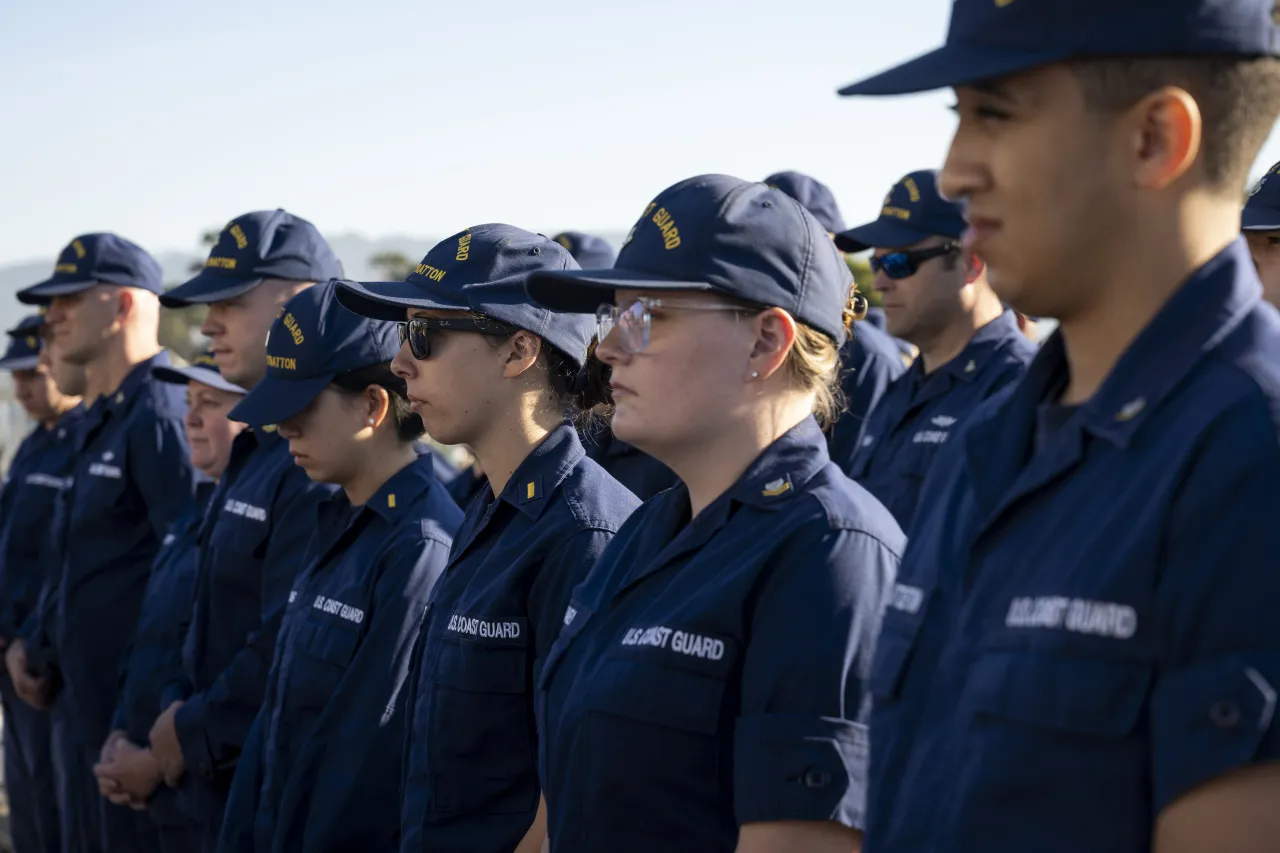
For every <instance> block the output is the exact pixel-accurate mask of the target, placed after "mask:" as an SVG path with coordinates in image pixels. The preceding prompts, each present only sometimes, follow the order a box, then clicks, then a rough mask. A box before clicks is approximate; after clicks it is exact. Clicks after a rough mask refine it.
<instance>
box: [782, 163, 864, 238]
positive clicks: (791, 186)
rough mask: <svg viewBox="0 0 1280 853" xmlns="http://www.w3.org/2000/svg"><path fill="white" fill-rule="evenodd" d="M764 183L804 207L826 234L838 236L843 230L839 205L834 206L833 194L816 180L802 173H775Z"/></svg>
mask: <svg viewBox="0 0 1280 853" xmlns="http://www.w3.org/2000/svg"><path fill="white" fill-rule="evenodd" d="M764 182H765V184H767V185H768V186H771V187H773V188H774V189H775V190H782V191H783V192H784V193H786V194H787V195H789V196H791V197H792V198H794V199H795V200H796V201H798V202H800V203H801V204H802V205H804V209H805V210H807V211H809V212H810V213H812V214H813V218H814V219H816V220H818V222H819V223H821V225H822V227H823V228H825V229H827V233H828V234H839V233H840V232H841V231H843V230H844V229H845V224H844V217H843V216H841V215H840V205H838V204H836V197H835V194H834V193H832V192H831V188H830V187H828V186H827V185H826V184H824V183H823V182H822V181H820V180H818V179H817V178H811V177H809V176H808V175H806V174H804V173H803V172H777V173H776V174H773V175H770V176H769V177H767V178H765V179H764Z"/></svg>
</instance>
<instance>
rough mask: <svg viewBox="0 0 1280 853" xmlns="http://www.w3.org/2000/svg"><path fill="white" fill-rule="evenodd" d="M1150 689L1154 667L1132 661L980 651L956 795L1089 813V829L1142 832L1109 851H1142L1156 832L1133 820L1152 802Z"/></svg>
mask: <svg viewBox="0 0 1280 853" xmlns="http://www.w3.org/2000/svg"><path fill="white" fill-rule="evenodd" d="M1151 683H1152V670H1151V667H1149V666H1148V665H1145V664H1142V663H1139V662H1134V661H1130V660H1124V659H1111V660H1108V659H1102V658H1086V657H1080V656H1076V655H1073V654H1072V653H1071V652H1070V651H1068V650H1061V651H1058V650H1050V649H1018V650H996V651H988V652H985V653H983V654H981V655H980V656H979V657H978V658H977V659H976V660H975V661H974V663H973V665H972V666H971V667H970V670H969V674H968V679H967V684H966V689H965V692H964V694H963V697H962V699H961V703H962V705H963V710H964V712H965V713H966V716H968V717H969V718H970V721H969V726H968V729H967V732H966V735H965V743H964V745H963V747H962V748H960V749H958V750H957V752H956V754H957V755H959V756H961V763H960V767H959V778H958V779H957V780H956V787H955V789H956V790H961V791H966V792H967V794H966V796H967V797H970V798H972V799H973V800H975V801H978V802H1002V803H1009V804H1016V803H1019V802H1031V803H1034V802H1055V803H1056V805H1055V808H1057V809H1060V810H1061V811H1062V812H1064V813H1071V814H1088V815H1090V816H1091V819H1090V820H1089V821H1088V825H1089V826H1095V827H1096V826H1106V827H1108V832H1109V833H1113V834H1116V835H1117V836H1124V837H1127V833H1130V832H1133V833H1137V834H1136V835H1134V837H1133V838H1131V839H1129V840H1131V841H1132V843H1131V844H1126V843H1122V842H1121V839H1120V838H1119V837H1117V838H1113V839H1109V841H1112V842H1113V845H1114V846H1112V847H1109V849H1137V848H1138V847H1139V846H1142V843H1143V842H1142V839H1141V834H1142V833H1143V832H1145V830H1146V828H1147V827H1146V823H1145V821H1134V820H1133V816H1134V815H1136V814H1141V813H1143V811H1144V809H1145V808H1146V806H1145V805H1144V803H1146V802H1147V801H1148V794H1147V792H1148V782H1147V779H1148V759H1147V751H1148V750H1147V746H1146V744H1147V738H1146V737H1145V736H1144V734H1143V732H1144V730H1145V729H1146V721H1145V713H1144V712H1145V709H1146V707H1147V701H1148V695H1149V692H1150V688H1151ZM969 813H970V814H973V813H974V811H973V810H970V811H969ZM1139 825H1140V826H1139ZM977 829H978V827H977V826H959V827H956V830H957V831H959V832H961V833H963V832H966V831H976V830H977ZM1080 841H1081V844H1078V845H1076V846H1080V847H1085V848H1087V847H1089V846H1090V844H1089V843H1087V842H1086V841H1085V840H1084V839H1080ZM1070 846H1072V845H1071V844H1065V845H1064V849H1065V847H1070Z"/></svg>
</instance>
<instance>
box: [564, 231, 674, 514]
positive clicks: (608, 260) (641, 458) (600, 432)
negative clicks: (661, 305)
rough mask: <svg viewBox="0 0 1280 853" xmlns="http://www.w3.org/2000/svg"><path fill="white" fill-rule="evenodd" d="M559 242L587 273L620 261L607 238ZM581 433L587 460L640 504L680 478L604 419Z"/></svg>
mask: <svg viewBox="0 0 1280 853" xmlns="http://www.w3.org/2000/svg"><path fill="white" fill-rule="evenodd" d="M555 241H556V242H557V243H559V244H560V245H561V246H564V247H565V248H566V249H568V250H569V254H570V255H573V259H574V260H575V261H577V262H578V266H580V267H582V269H584V270H604V269H609V268H610V267H612V266H613V261H614V259H615V258H616V257H617V253H616V252H614V251H613V247H612V246H610V245H609V243H608V242H607V241H605V239H604V238H602V237H595V236H593V235H591V234H583V233H581V232H579V231H566V232H564V233H563V234H558V235H556V237H555ZM580 432H581V434H582V435H581V437H582V446H583V448H584V449H585V450H586V451H587V456H588V457H589V458H590V459H593V460H595V462H596V464H597V465H599V466H600V467H601V468H603V469H604V470H606V471H608V472H609V475H610V476H611V477H613V478H614V479H615V480H617V481H618V482H619V483H621V484H622V485H624V486H626V487H627V489H628V490H630V492H631V493H632V494H633V495H635V496H636V497H638V498H640V500H642V501H647V500H648V499H649V498H651V497H653V496H654V495H656V494H657V493H658V492H661V491H663V490H664V489H669V488H671V487H672V486H674V485H675V483H676V475H675V473H674V472H673V471H672V470H671V469H670V468H668V467H667V466H666V465H663V464H662V463H661V462H659V461H658V460H657V459H654V458H653V457H652V456H650V455H649V454H647V453H645V452H644V451H642V450H640V449H639V448H636V447H634V446H632V445H630V444H628V443H627V442H625V441H622V440H621V439H619V438H618V437H617V436H615V435H614V434H613V429H612V427H611V426H610V425H609V424H608V423H607V422H604V421H603V420H602V419H601V418H596V419H593V420H592V421H590V422H589V423H588V424H587V425H586V427H584V428H583V429H582V430H581V431H580Z"/></svg>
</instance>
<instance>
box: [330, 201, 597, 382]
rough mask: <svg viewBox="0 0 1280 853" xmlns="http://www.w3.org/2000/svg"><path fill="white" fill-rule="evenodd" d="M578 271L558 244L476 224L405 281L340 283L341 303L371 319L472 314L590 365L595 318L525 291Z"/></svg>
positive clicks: (439, 247)
mask: <svg viewBox="0 0 1280 853" xmlns="http://www.w3.org/2000/svg"><path fill="white" fill-rule="evenodd" d="M577 269H578V264H577V262H576V261H574V259H573V257H572V256H571V255H570V254H569V251H568V250H567V249H565V247H564V246H563V245H561V244H560V243H557V242H556V241H555V240H550V239H548V238H546V237H544V236H542V235H541V234H533V233H531V232H529V231H524V230H522V229H520V228H516V227H514V226H511V225H500V224H491V225H476V226H474V227H472V228H468V229H467V230H466V231H462V232H459V233H457V234H455V235H453V236H452V237H449V238H448V239H446V240H443V241H441V242H440V243H437V244H436V245H435V246H434V247H433V248H432V249H431V251H429V252H427V256H426V257H425V258H423V259H422V263H420V264H418V266H417V267H416V268H415V269H414V271H413V272H411V273H409V276H408V278H406V279H405V280H404V281H382V282H355V281H342V282H339V283H338V288H339V290H338V301H340V302H341V303H342V304H343V305H345V306H346V307H347V308H348V309H350V310H351V311H354V312H356V313H357V314H360V315H363V316H365V317H373V318H375V319H379V320H396V321H400V322H403V321H405V320H406V318H407V316H408V309H410V308H422V309H428V310H437V311H465V312H467V313H469V314H475V315H479V316H480V317H481V318H489V319H490V320H497V321H498V322H499V323H502V324H505V325H507V326H510V327H513V328H516V329H524V330H525V331H527V332H532V333H533V334H535V335H537V336H538V337H540V338H542V340H543V341H545V342H546V343H548V344H550V345H551V346H553V347H555V348H556V349H557V350H559V351H560V353H561V354H562V355H564V356H566V357H567V358H569V359H570V360H571V361H572V362H573V363H574V364H575V365H577V366H578V367H582V365H583V364H584V363H585V362H586V360H587V348H588V347H589V346H590V344H591V337H592V334H593V333H594V331H595V317H594V316H593V315H588V314H586V313H585V312H584V313H578V314H557V313H555V312H554V311H548V310H547V309H546V308H542V307H540V306H538V305H536V304H534V302H533V300H531V299H530V298H529V297H528V295H526V293H525V288H524V285H525V281H526V280H527V279H528V277H529V276H530V275H531V274H533V273H538V272H545V271H556V272H562V271H568V270H577ZM591 310H592V311H594V310H595V306H592V307H591ZM459 328H461V327H459ZM468 330H469V331H476V329H468ZM410 331H412V330H410Z"/></svg>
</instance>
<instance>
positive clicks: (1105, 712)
mask: <svg viewBox="0 0 1280 853" xmlns="http://www.w3.org/2000/svg"><path fill="white" fill-rule="evenodd" d="M1151 680H1152V669H1151V667H1150V666H1148V665H1146V664H1141V663H1136V662H1133V661H1121V660H1102V659H1091V658H1078V657H1070V656H1068V655H1066V654H1064V653H1060V652H1059V653H1052V652H1046V651H1031V650H1009V651H1003V650H1002V651H991V652H987V653H985V654H983V655H982V656H981V657H979V658H978V659H977V660H976V661H975V662H974V665H973V666H972V667H971V668H970V670H969V684H968V691H969V693H970V695H971V696H972V701H973V706H974V707H975V708H976V709H977V710H978V711H979V712H980V713H985V714H989V715H991V716H995V717H1001V718H1004V719H1007V720H1012V721H1014V722H1018V723H1024V724H1026V725H1030V726H1036V727H1038V728H1045V729H1057V730H1062V731H1068V732H1075V733H1077V734H1083V735H1092V736H1095V737H1110V738H1120V737H1124V736H1125V735H1128V734H1129V733H1131V732H1132V731H1133V730H1134V728H1135V727H1136V726H1137V724H1138V721H1139V719H1140V718H1141V716H1142V712H1143V709H1144V708H1145V706H1146V702H1147V696H1148V694H1149V692H1150V687H1151Z"/></svg>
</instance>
